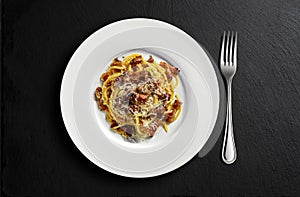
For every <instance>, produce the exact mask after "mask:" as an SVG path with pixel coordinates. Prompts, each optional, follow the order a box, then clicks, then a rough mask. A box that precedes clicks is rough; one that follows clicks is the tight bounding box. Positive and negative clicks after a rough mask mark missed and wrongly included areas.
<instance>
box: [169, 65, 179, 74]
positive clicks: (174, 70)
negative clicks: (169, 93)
mask: <svg viewBox="0 0 300 197" xmlns="http://www.w3.org/2000/svg"><path fill="white" fill-rule="evenodd" d="M169 69H170V71H171V73H172V74H173V75H174V76H177V75H178V74H179V72H180V70H179V69H178V68H176V67H174V66H169Z"/></svg>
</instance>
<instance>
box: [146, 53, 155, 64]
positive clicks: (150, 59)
mask: <svg viewBox="0 0 300 197" xmlns="http://www.w3.org/2000/svg"><path fill="white" fill-rule="evenodd" d="M147 62H149V63H153V62H154V59H153V57H152V55H150V56H149V59H148V60H147Z"/></svg>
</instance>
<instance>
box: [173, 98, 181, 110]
mask: <svg viewBox="0 0 300 197" xmlns="http://www.w3.org/2000/svg"><path fill="white" fill-rule="evenodd" d="M180 106H181V102H180V101H178V100H175V101H174V104H173V108H174V109H176V110H178V109H179V108H180Z"/></svg>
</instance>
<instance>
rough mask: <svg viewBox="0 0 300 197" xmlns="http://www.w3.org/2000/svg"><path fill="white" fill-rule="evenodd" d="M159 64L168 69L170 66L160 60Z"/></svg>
mask: <svg viewBox="0 0 300 197" xmlns="http://www.w3.org/2000/svg"><path fill="white" fill-rule="evenodd" d="M159 65H160V66H161V67H163V68H164V69H166V70H167V69H168V68H169V65H168V64H167V63H166V62H160V63H159Z"/></svg>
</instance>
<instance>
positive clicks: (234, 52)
mask: <svg viewBox="0 0 300 197" xmlns="http://www.w3.org/2000/svg"><path fill="white" fill-rule="evenodd" d="M234 37H235V38H234V49H233V65H234V66H237V32H235V36H234Z"/></svg>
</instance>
